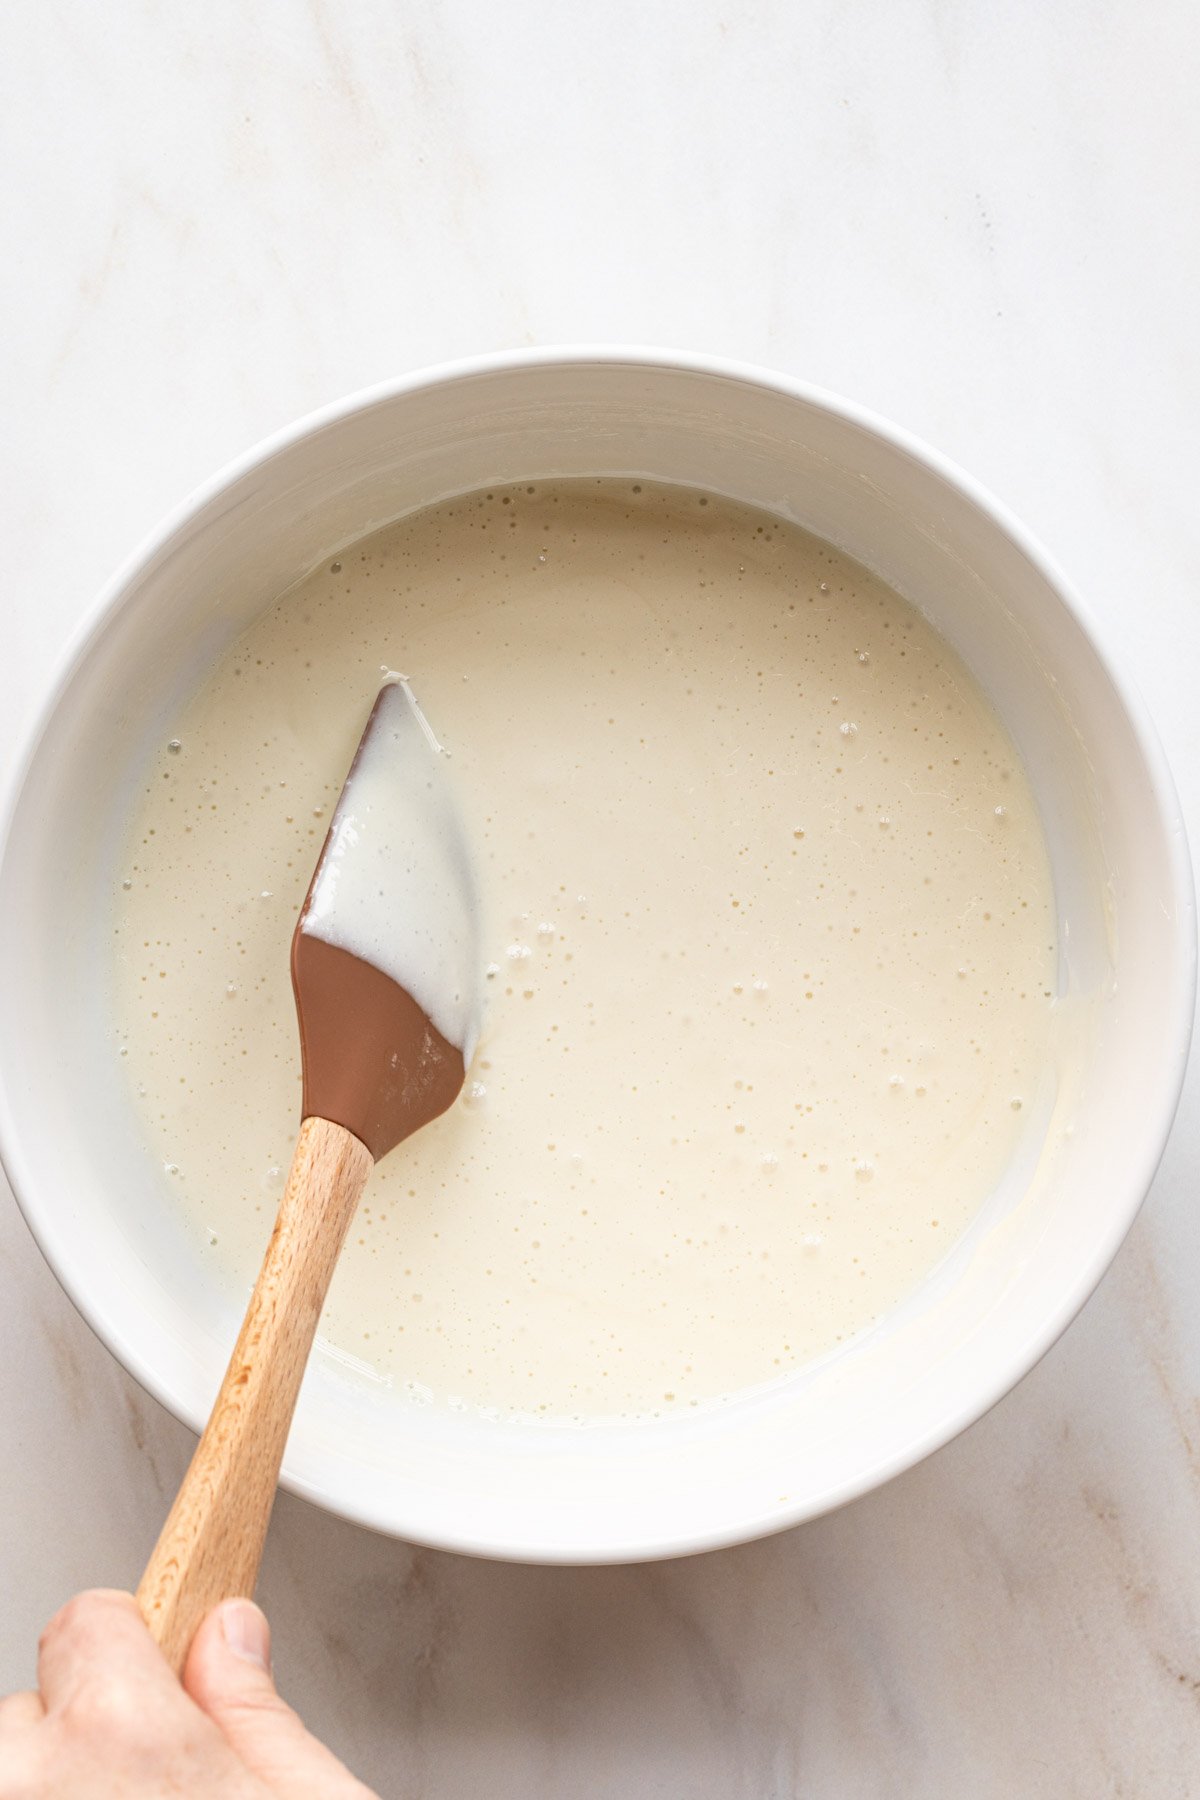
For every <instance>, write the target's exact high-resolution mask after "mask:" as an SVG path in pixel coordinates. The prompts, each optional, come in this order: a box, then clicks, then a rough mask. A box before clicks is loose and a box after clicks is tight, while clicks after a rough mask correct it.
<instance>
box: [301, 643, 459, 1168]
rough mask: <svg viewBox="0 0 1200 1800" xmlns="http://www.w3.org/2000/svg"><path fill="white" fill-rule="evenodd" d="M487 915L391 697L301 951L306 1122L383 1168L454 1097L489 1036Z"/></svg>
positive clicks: (396, 697) (349, 786) (432, 774)
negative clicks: (482, 928)
mask: <svg viewBox="0 0 1200 1800" xmlns="http://www.w3.org/2000/svg"><path fill="white" fill-rule="evenodd" d="M477 939H478V907H477V902H476V889H475V881H474V876H473V871H472V864H471V857H470V853H469V846H468V842H467V838H466V834H465V832H464V830H463V826H462V821H461V819H460V817H459V813H458V809H457V806H456V804H455V801H454V797H453V794H452V792H451V788H450V783H449V778H448V772H447V770H446V768H445V753H444V751H443V750H442V748H441V746H440V744H439V743H438V741H437V738H436V737H435V736H434V734H433V731H432V730H431V728H430V726H429V723H428V721H427V720H426V718H425V716H424V714H423V713H422V712H421V710H420V708H419V706H418V705H417V703H416V700H415V699H414V698H413V695H412V691H411V689H410V688H409V686H408V683H407V682H406V681H405V680H404V678H403V677H402V676H397V677H395V678H393V679H389V680H388V681H387V682H386V683H385V685H384V686H383V687H382V688H381V689H380V692H379V696H378V698H377V700H376V702H375V705H374V708H373V710H372V712H371V716H370V718H369V719H368V720H367V726H366V730H365V731H364V732H363V735H362V739H361V741H360V743H359V746H358V751H357V753H356V755H355V758H354V761H353V763H352V764H351V766H350V773H349V774H348V775H347V777H346V784H345V786H344V787H343V789H342V794H341V798H340V799H339V801H338V804H337V807H336V810H335V812H334V815H333V821H332V824H331V825H330V828H329V834H328V836H327V837H326V839H325V845H324V848H323V849H322V851H321V857H320V861H319V862H318V864H317V867H316V871H315V873H314V875H313V878H312V882H311V883H310V885H309V890H308V895H307V898H306V899H305V902H304V906H303V909H302V911H301V913H300V918H299V922H298V923H297V926H296V931H295V935H294V936H293V938H292V986H293V988H294V990H295V995H296V1012H297V1015H298V1017H299V1021H300V1048H301V1055H302V1059H303V1065H304V1117H305V1118H312V1117H316V1118H322V1119H332V1120H333V1122H334V1123H335V1124H338V1125H344V1126H345V1127H346V1129H347V1130H348V1131H352V1132H353V1133H354V1135H355V1137H357V1138H359V1139H361V1141H362V1142H363V1143H364V1144H365V1145H366V1147H367V1149H368V1150H369V1151H370V1152H371V1155H372V1156H373V1157H374V1158H375V1160H376V1161H377V1162H378V1160H379V1158H380V1157H381V1156H386V1154H387V1152H388V1151H389V1150H391V1149H394V1147H395V1146H396V1145H397V1144H398V1143H400V1142H401V1140H402V1139H404V1138H406V1137H409V1136H411V1134H412V1133H413V1132H414V1131H417V1130H419V1129H420V1127H421V1126H422V1125H426V1124H428V1123H429V1121H430V1120H431V1119H435V1118H437V1116H438V1114H439V1113H442V1112H445V1110H446V1108H447V1107H448V1106H450V1105H451V1104H452V1103H453V1101H454V1100H455V1099H456V1097H457V1096H458V1094H459V1092H460V1090H461V1088H462V1085H463V1080H464V1078H465V1075H466V1071H467V1066H468V1064H469V1063H470V1060H471V1056H472V1054H473V1052H474V1048H475V1040H476V1037H477V1035H478V1019H479V987H478V970H479V956H478V942H477Z"/></svg>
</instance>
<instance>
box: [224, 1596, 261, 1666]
mask: <svg viewBox="0 0 1200 1800" xmlns="http://www.w3.org/2000/svg"><path fill="white" fill-rule="evenodd" d="M221 1635H222V1637H223V1638H224V1639H225V1642H226V1643H227V1644H228V1645H229V1648H230V1649H231V1650H232V1651H233V1654H234V1655H235V1656H239V1657H241V1659H242V1661H243V1662H248V1663H255V1664H256V1665H257V1666H258V1668H260V1669H268V1670H269V1669H270V1667H271V1628H270V1626H269V1625H268V1624H267V1621H266V1617H265V1615H264V1614H263V1613H261V1612H260V1611H259V1609H258V1607H257V1606H255V1604H254V1602H253V1600H226V1601H225V1603H224V1605H223V1606H222V1607H221Z"/></svg>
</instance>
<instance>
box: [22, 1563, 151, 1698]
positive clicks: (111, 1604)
mask: <svg viewBox="0 0 1200 1800" xmlns="http://www.w3.org/2000/svg"><path fill="white" fill-rule="evenodd" d="M110 1675H119V1677H120V1680H121V1683H122V1685H123V1686H124V1687H125V1688H126V1689H127V1690H129V1691H130V1692H131V1693H135V1694H137V1695H138V1696H140V1697H144V1698H145V1699H146V1700H147V1701H155V1700H158V1701H161V1702H163V1703H170V1702H171V1701H174V1702H175V1704H176V1705H177V1704H178V1701H179V1698H180V1693H179V1686H178V1683H177V1682H176V1680H175V1677H174V1676H173V1675H172V1673H171V1671H170V1669H169V1668H168V1666H167V1663H166V1661H165V1660H164V1658H163V1655H162V1652H161V1651H160V1650H159V1648H158V1645H157V1644H156V1643H155V1642H154V1639H153V1638H152V1637H151V1636H150V1633H149V1632H148V1631H147V1630H146V1627H145V1624H144V1623H143V1621H142V1615H141V1613H140V1612H139V1611H138V1608H137V1602H136V1601H135V1600H134V1598H133V1595H132V1594H122V1593H118V1592H116V1591H115V1590H112V1589H108V1588H96V1589H93V1590H92V1591H91V1592H90V1593H86V1594H77V1595H76V1596H75V1598H74V1600H69V1601H68V1602H67V1604H66V1606H64V1607H63V1609H62V1611H61V1612H58V1613H55V1615H54V1617H53V1618H52V1619H51V1621H50V1623H49V1624H48V1625H47V1627H46V1629H45V1631H44V1632H43V1633H42V1641H41V1643H40V1644H39V1645H38V1686H39V1688H40V1689H41V1692H42V1699H43V1701H44V1702H45V1704H46V1709H47V1711H49V1712H54V1711H57V1710H59V1709H61V1708H62V1707H65V1706H67V1705H69V1704H70V1703H71V1701H72V1700H73V1699H75V1698H77V1697H78V1694H79V1691H80V1689H81V1688H83V1687H94V1686H95V1685H96V1684H97V1682H100V1681H103V1680H105V1679H106V1678H107V1677H109V1676H110Z"/></svg>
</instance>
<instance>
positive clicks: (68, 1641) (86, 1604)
mask: <svg viewBox="0 0 1200 1800" xmlns="http://www.w3.org/2000/svg"><path fill="white" fill-rule="evenodd" d="M167 1795H172V1796H177V1797H178V1800H376V1796H375V1795H373V1794H372V1793H371V1792H370V1790H369V1789H367V1788H365V1787H364V1786H363V1784H362V1783H361V1781H356V1780H355V1778H354V1776H353V1775H351V1774H350V1772H349V1771H348V1770H347V1769H346V1768H345V1767H344V1766H343V1765H342V1764H341V1763H340V1762H339V1761H338V1760H337V1758H336V1757H335V1756H334V1755H333V1753H332V1752H331V1751H329V1750H327V1749H326V1748H325V1746H324V1744H320V1743H318V1742H317V1740H316V1738H314V1737H311V1736H310V1735H309V1733H308V1732H307V1731H306V1730H305V1729H304V1726H303V1725H302V1724H301V1723H300V1720H299V1719H298V1718H297V1716H296V1714H295V1713H294V1712H293V1711H292V1709H291V1707H290V1706H287V1705H285V1704H284V1702H283V1701H282V1700H281V1699H280V1698H279V1696H278V1694H277V1693H276V1692H275V1683H274V1681H273V1680H272V1677H271V1662H270V1634H269V1632H268V1629H267V1621H266V1619H265V1618H264V1617H263V1615H262V1613H261V1612H260V1611H259V1610H258V1608H257V1607H256V1606H255V1605H253V1604H252V1602H251V1601H249V1600H226V1601H224V1602H223V1603H222V1605H220V1606H218V1607H216V1608H215V1609H214V1611H213V1612H211V1613H210V1614H209V1616H208V1618H207V1619H206V1620H205V1621H204V1623H203V1625H201V1627H200V1629H199V1631H198V1632H197V1633H196V1637H195V1640H194V1642H193V1644H192V1647H191V1650H190V1652H189V1653H188V1659H187V1666H186V1667H185V1669H184V1672H183V1681H182V1684H181V1683H180V1682H178V1681H176V1679H175V1677H174V1675H173V1674H172V1673H171V1670H170V1669H169V1668H168V1666H167V1664H166V1662H165V1661H164V1659H163V1657H162V1655H161V1653H160V1651H159V1649H158V1646H157V1644H155V1642H154V1640H153V1638H152V1637H151V1636H150V1633H149V1632H148V1631H147V1630H146V1627H145V1625H144V1624H143V1623H142V1618H141V1614H140V1613H139V1612H138V1609H137V1605H136V1603H135V1601H134V1600H133V1598H132V1596H131V1595H129V1594H120V1593H114V1592H110V1591H107V1590H97V1591H96V1592H93V1593H88V1594H80V1595H78V1596H77V1597H76V1598H75V1599H74V1600H72V1601H70V1602H69V1604H68V1605H66V1606H64V1607H63V1609H62V1611H61V1612H60V1613H58V1614H56V1616H55V1617H54V1618H53V1619H51V1621H50V1623H49V1625H48V1626H47V1627H46V1629H45V1631H44V1632H43V1634H42V1640H41V1643H40V1645H39V1646H38V1692H37V1693H25V1694H10V1695H9V1697H8V1698H7V1699H6V1700H0V1800H66V1797H67V1796H70V1800H165V1797H166V1796H167Z"/></svg>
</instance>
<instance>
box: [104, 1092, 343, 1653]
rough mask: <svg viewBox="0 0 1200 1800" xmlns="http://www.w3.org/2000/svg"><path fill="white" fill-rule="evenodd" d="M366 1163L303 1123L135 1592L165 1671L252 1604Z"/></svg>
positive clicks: (339, 1129)
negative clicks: (225, 1358) (248, 1291)
mask: <svg viewBox="0 0 1200 1800" xmlns="http://www.w3.org/2000/svg"><path fill="white" fill-rule="evenodd" d="M371 1167H372V1163H371V1154H370V1151H369V1150H367V1148H366V1146H365V1145H364V1144H361V1143H360V1142H359V1140H358V1139H357V1138H356V1137H354V1136H352V1134H351V1133H350V1132H348V1131H347V1130H345V1128H344V1127H343V1126H341V1125H332V1124H330V1122H329V1121H328V1120H327V1119H305V1121H304V1123H303V1124H302V1125H301V1127H300V1137H299V1141H298V1142H297V1145H296V1154H295V1156H294V1157H293V1159H292V1167H291V1171H290V1173H289V1175H288V1179H287V1187H286V1188H285V1190H284V1195H283V1199H282V1200H281V1201H280V1205H279V1216H278V1217H277V1219H276V1221H275V1229H274V1231H273V1232H272V1234H271V1242H270V1244H269V1245H268V1246H267V1253H266V1256H265V1257H264V1258H263V1264H262V1268H261V1269H260V1270H259V1275H258V1280H257V1282H256V1283H255V1285H254V1292H253V1294H252V1295H251V1297H250V1304H249V1306H248V1307H247V1309H246V1317H245V1320H244V1321H243V1324H242V1329H241V1333H240V1335H239V1337H238V1341H237V1344H236V1346H235V1347H234V1352H233V1355H232V1356H231V1357H230V1359H229V1367H228V1369H227V1370H226V1371H225V1379H224V1381H223V1382H222V1383H221V1391H220V1393H219V1394H218V1396H217V1400H216V1404H215V1406H214V1407H213V1410H212V1415H211V1417H210V1418H209V1421H208V1424H207V1426H206V1427H205V1430H204V1435H203V1437H202V1438H201V1439H200V1442H199V1444H198V1445H197V1447H196V1454H195V1455H194V1456H193V1458H192V1461H191V1466H190V1467H189V1469H188V1472H187V1474H186V1475H185V1476H184V1478H183V1486H182V1487H181V1488H180V1490H179V1493H178V1495H177V1496H176V1499H175V1504H174V1506H173V1507H172V1508H171V1512H170V1516H169V1517H168V1519H167V1522H166V1524H165V1525H164V1526H163V1529H162V1535H161V1536H160V1537H159V1540H158V1543H157V1544H156V1545H155V1547H154V1553H153V1555H152V1556H151V1558H150V1561H149V1563H148V1564H147V1566H146V1572H145V1574H144V1575H143V1577H142V1581H141V1585H140V1587H139V1588H138V1595H137V1597H138V1605H139V1606H140V1607H141V1609H142V1616H143V1617H144V1619H145V1621H146V1623H147V1625H148V1626H149V1627H150V1630H151V1632H152V1633H153V1634H154V1637H155V1638H156V1639H157V1641H158V1643H159V1644H160V1645H161V1647H162V1651H163V1654H164V1655H165V1656H166V1658H167V1660H168V1662H170V1664H171V1666H172V1668H174V1669H175V1670H176V1672H177V1673H178V1672H179V1671H181V1670H182V1668H183V1664H184V1659H185V1658H186V1656H187V1652H188V1647H189V1645H190V1644H191V1641H192V1635H193V1633H194V1632H195V1629H196V1627H197V1625H199V1623H200V1621H201V1619H202V1618H203V1617H204V1615H205V1614H206V1613H207V1612H208V1611H209V1609H210V1608H211V1607H213V1606H215V1605H216V1604H217V1602H218V1601H219V1600H225V1599H228V1598H230V1597H231V1596H233V1595H237V1594H246V1595H250V1594H253V1592H254V1584H255V1581H256V1579H257V1576H258V1565H259V1561H260V1559H261V1557H262V1549H263V1543H264V1541H265V1539H266V1535H267V1525H268V1524H269V1522H270V1518H271V1507H272V1504H273V1502H274V1499H275V1485H276V1482H277V1481H278V1478H279V1465H280V1463H281V1462H282V1461H283V1450H284V1445H285V1444H286V1442H287V1435H288V1430H289V1428H290V1426H291V1422H292V1413H293V1411H294V1410H295V1406H296V1396H297V1395H298V1393H299V1391H300V1383H301V1380H302V1379H303V1376H304V1370H305V1366H306V1364H307V1362H308V1353H309V1351H310V1349H311V1348H312V1341H313V1336H314V1333H315V1332H316V1329H317V1320H318V1319H319V1318H320V1316H321V1308H322V1306H323V1305H324V1303H325V1295H326V1292H327V1290H328V1287H329V1283H330V1279H331V1278H332V1275H333V1271H334V1267H335V1265H336V1263H337V1259H338V1253H339V1251H340V1250H341V1247H342V1243H343V1240H344V1238H345V1236H346V1232H347V1230H348V1228H349V1225H350V1221H351V1219H352V1218H353V1217H354V1209H355V1207H356V1206H357V1205H358V1199H359V1195H360V1194H361V1193H362V1190H363V1187H364V1185H365V1183H366V1179H367V1176H368V1175H369V1174H370V1172H371Z"/></svg>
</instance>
